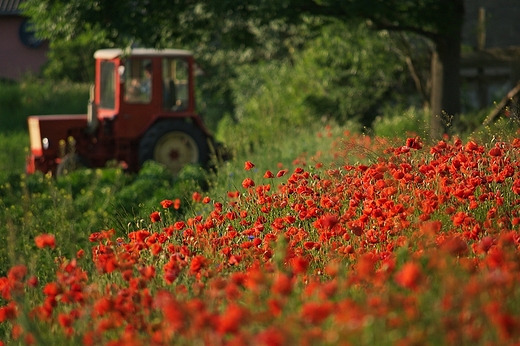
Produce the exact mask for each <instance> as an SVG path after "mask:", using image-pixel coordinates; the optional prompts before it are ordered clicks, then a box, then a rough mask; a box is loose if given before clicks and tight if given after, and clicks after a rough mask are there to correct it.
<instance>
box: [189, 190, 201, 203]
mask: <svg viewBox="0 0 520 346" xmlns="http://www.w3.org/2000/svg"><path fill="white" fill-rule="evenodd" d="M191 198H192V199H193V201H195V202H200V201H201V200H202V195H201V194H200V193H198V192H197V191H195V192H194V193H193V194H192V195H191Z"/></svg>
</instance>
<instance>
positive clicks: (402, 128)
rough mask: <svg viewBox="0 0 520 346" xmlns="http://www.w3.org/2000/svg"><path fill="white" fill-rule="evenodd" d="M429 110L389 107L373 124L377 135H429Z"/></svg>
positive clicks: (423, 136)
mask: <svg viewBox="0 0 520 346" xmlns="http://www.w3.org/2000/svg"><path fill="white" fill-rule="evenodd" d="M428 120H429V112H428V111H424V110H421V109H417V108H415V107H410V108H408V109H403V108H402V107H395V108H388V109H387V112H385V114H384V115H381V116H378V117H377V118H376V119H375V120H374V123H373V124H372V130H373V133H374V135H375V136H377V137H385V138H402V137H403V136H420V137H422V138H427V136H428Z"/></svg>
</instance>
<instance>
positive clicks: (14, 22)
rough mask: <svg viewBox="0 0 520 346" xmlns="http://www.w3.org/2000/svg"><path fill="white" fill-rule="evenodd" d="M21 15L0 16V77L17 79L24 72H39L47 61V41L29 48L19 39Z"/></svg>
mask: <svg viewBox="0 0 520 346" xmlns="http://www.w3.org/2000/svg"><path fill="white" fill-rule="evenodd" d="M23 20H24V19H23V17H21V16H1V17H0V33H1V34H0V78H7V79H12V80H19V79H20V78H21V77H22V76H23V75H24V74H26V73H28V72H30V73H39V72H40V68H41V66H42V65H43V64H44V63H45V62H46V61H47V56H46V53H47V50H48V43H47V42H43V44H42V45H41V46H39V47H37V48H31V47H28V46H26V45H24V44H23V43H22V40H21V39H20V25H21V24H22V22H23Z"/></svg>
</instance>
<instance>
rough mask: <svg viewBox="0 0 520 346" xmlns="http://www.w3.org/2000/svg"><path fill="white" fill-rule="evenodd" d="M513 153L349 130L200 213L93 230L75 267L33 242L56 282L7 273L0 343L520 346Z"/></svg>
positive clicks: (20, 271) (500, 147) (171, 206)
mask: <svg viewBox="0 0 520 346" xmlns="http://www.w3.org/2000/svg"><path fill="white" fill-rule="evenodd" d="M326 132H327V131H325V133H324V134H322V135H323V136H326V135H327V133H326ZM359 147H363V148H364V150H362V151H359V152H358V154H357V155H358V157H357V161H356V160H354V161H356V162H354V161H353V160H352V155H353V154H352V153H353V152H354V150H353V149H354V148H359ZM519 150H520V140H519V139H512V140H503V141H502V140H498V139H495V140H493V141H491V142H489V143H478V142H477V141H474V140H468V141H466V142H463V141H462V140H460V139H457V138H446V139H445V140H442V141H439V142H438V143H436V144H435V145H426V144H425V143H423V142H422V141H421V139H420V138H418V137H410V138H408V139H406V140H403V141H402V143H399V142H395V141H394V142H389V141H385V140H382V139H381V140H374V139H370V138H369V137H365V136H360V135H356V134H351V133H348V132H345V133H344V134H342V135H341V136H339V137H338V138H337V139H335V140H334V141H332V145H331V147H330V150H329V151H328V152H320V153H316V154H315V155H313V156H312V157H304V156H302V157H298V158H295V160H294V162H293V164H292V166H291V167H284V166H283V165H277V164H276V163H274V164H273V166H271V167H261V165H260V164H258V163H255V162H254V161H246V162H244V163H243V171H242V172H241V173H242V174H245V176H246V178H245V179H243V178H242V175H238V174H237V177H238V176H240V181H237V182H236V183H235V185H234V186H236V189H232V190H229V191H227V193H226V195H225V196H210V195H207V194H206V193H205V192H204V191H193V195H192V201H191V202H192V203H193V205H194V206H199V207H198V208H195V207H194V208H193V213H192V215H189V213H188V214H186V216H185V217H184V216H183V217H182V218H178V217H177V215H178V214H177V213H175V210H177V209H179V208H180V207H181V206H182V203H185V202H184V201H182V200H179V199H178V197H177V196H171V198H169V199H165V200H162V201H158V202H157V207H156V210H155V211H153V212H152V213H151V214H150V215H149V219H148V220H145V222H143V223H142V225H141V227H139V228H136V229H134V230H132V231H130V232H128V234H125V235H123V236H122V235H121V234H117V232H116V231H115V230H114V229H106V230H99V231H98V232H94V233H92V234H91V235H90V236H89V241H90V244H91V246H90V248H84V249H80V250H79V251H78V252H77V254H76V255H75V256H74V257H73V258H66V257H64V256H60V251H59V248H60V244H59V242H58V241H57V238H56V237H55V236H54V235H53V234H52V233H51V232H49V233H45V234H40V235H38V236H36V237H35V238H34V251H38V252H39V253H40V255H41V257H45V256H47V257H48V258H49V262H50V264H49V265H52V266H53V268H54V269H53V273H54V274H53V275H52V276H45V277H40V276H39V270H38V268H35V267H31V266H29V265H25V264H20V265H15V266H13V267H12V268H10V269H9V271H8V273H7V275H6V276H5V277H2V278H0V295H1V298H2V306H1V307H0V322H1V324H0V327H1V328H2V329H1V331H2V334H0V339H1V340H2V343H3V344H24V345H26V344H27V345H31V344H33V345H47V344H48V345H51V344H52V345H56V344H74V345H76V344H77V345H111V346H115V345H125V346H126V345H172V344H174V345H270V346H275V345H403V346H404V345H515V344H520V286H519V285H518V283H519V282H520V251H519V250H520V247H519V246H520V231H519V229H520V208H519V205H520V154H519ZM325 157H326V158H327V159H325ZM322 159H323V160H322ZM323 162H332V163H323ZM200 211H202V212H200Z"/></svg>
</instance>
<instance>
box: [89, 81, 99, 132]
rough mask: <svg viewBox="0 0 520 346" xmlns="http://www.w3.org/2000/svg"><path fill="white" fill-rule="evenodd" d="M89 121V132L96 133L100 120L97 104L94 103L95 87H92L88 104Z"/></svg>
mask: <svg viewBox="0 0 520 346" xmlns="http://www.w3.org/2000/svg"><path fill="white" fill-rule="evenodd" d="M87 121H88V132H89V133H91V134H92V133H94V132H96V130H97V128H98V125H99V119H98V117H97V110H96V104H95V103H94V85H91V86H90V95H89V99H88V104H87Z"/></svg>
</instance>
